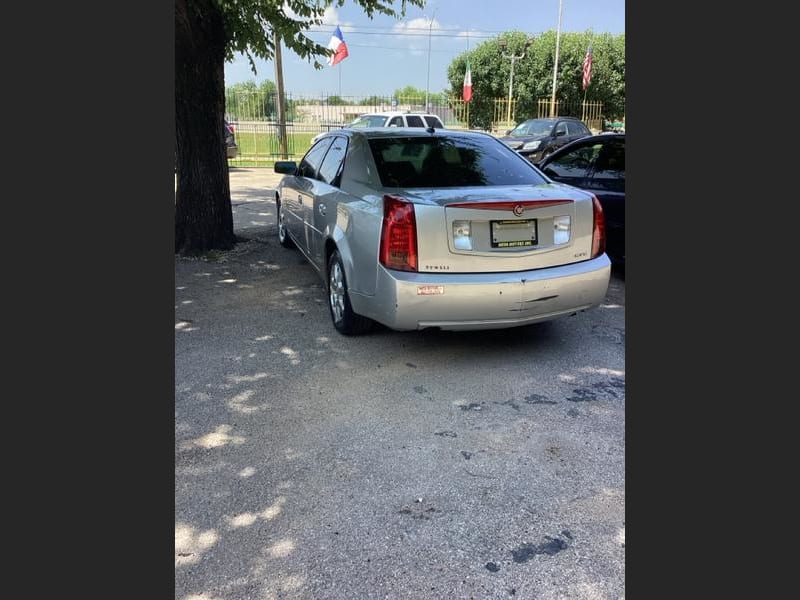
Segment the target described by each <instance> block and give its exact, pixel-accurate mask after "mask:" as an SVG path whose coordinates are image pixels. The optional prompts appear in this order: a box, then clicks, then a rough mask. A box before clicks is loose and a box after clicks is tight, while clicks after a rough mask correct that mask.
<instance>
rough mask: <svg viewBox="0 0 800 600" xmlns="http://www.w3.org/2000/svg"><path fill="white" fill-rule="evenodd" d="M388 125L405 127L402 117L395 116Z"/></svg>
mask: <svg viewBox="0 0 800 600" xmlns="http://www.w3.org/2000/svg"><path fill="white" fill-rule="evenodd" d="M389 127H405V125H404V124H403V117H395V118H393V119H392V120H391V121H389Z"/></svg>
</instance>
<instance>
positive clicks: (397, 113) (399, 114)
mask: <svg viewBox="0 0 800 600" xmlns="http://www.w3.org/2000/svg"><path fill="white" fill-rule="evenodd" d="M406 115H417V116H420V117H437V118H438V117H439V115H435V114H433V113H426V112H405V111H399V110H398V111H387V112H374V113H364V114H361V115H358V118H361V117H402V116H406Z"/></svg>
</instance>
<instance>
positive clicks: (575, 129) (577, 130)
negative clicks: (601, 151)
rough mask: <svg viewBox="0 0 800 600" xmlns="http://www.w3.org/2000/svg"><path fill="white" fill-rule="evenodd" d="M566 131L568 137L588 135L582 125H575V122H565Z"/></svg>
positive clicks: (588, 132)
mask: <svg viewBox="0 0 800 600" xmlns="http://www.w3.org/2000/svg"><path fill="white" fill-rule="evenodd" d="M567 129H568V131H569V135H589V134H590V131H589V130H588V129H587V128H586V126H585V125H584V124H583V123H576V122H575V121H572V122H567Z"/></svg>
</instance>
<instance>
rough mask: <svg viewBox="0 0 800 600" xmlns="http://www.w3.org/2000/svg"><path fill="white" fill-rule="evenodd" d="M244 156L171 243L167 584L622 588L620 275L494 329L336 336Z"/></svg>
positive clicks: (212, 589) (297, 591)
mask: <svg viewBox="0 0 800 600" xmlns="http://www.w3.org/2000/svg"><path fill="white" fill-rule="evenodd" d="M278 177H279V176H276V175H275V174H274V173H271V172H269V171H267V170H264V169H232V170H231V194H232V199H233V210H234V219H235V227H236V233H237V234H238V235H239V236H241V237H242V238H244V239H245V240H247V241H243V242H242V243H240V244H237V247H236V248H235V249H234V250H232V251H230V252H225V253H215V254H212V255H211V256H209V257H208V258H207V259H194V260H192V259H183V258H180V259H176V262H175V280H176V290H175V436H176V446H175V597H176V599H180V600H200V599H203V600H234V599H237V600H238V599H245V598H252V599H259V600H261V599H277V598H315V599H316V598H320V599H321V598H325V599H327V598H331V599H333V598H336V599H342V598H423V599H424V598H510V597H514V598H542V599H551V598H552V599H555V598H578V599H598V598H603V599H604V598H614V599H617V598H623V597H624V592H625V590H624V573H625V565H624V560H625V510H624V509H625V488H624V477H625V468H624V467H625V465H624V446H625V432H624V427H625V282H624V279H622V278H620V277H619V276H617V275H615V276H614V277H612V281H611V285H610V288H609V291H608V296H607V298H606V301H605V302H604V303H603V304H602V305H601V306H600V307H598V308H595V309H592V310H590V311H586V312H584V313H580V314H578V315H576V316H574V317H568V318H565V319H561V320H558V321H554V322H550V323H544V324H540V325H533V326H529V327H524V328H516V329H506V330H497V331H489V332H460V333H456V332H439V331H424V332H409V333H398V332H393V331H389V330H387V329H379V330H377V331H374V332H372V333H370V334H368V335H365V336H361V337H344V336H341V335H340V334H338V333H337V332H336V330H335V329H334V328H333V325H332V324H331V321H330V317H329V314H328V309H327V305H326V295H325V290H324V286H323V283H322V281H321V279H319V278H318V276H317V275H316V273H315V271H314V270H313V269H312V268H311V267H310V266H309V265H308V264H307V263H306V262H305V260H304V259H303V257H302V256H301V255H300V254H299V253H298V252H297V251H296V250H287V249H284V248H282V247H281V246H280V245H279V244H278V241H277V234H276V225H275V205H274V202H273V201H272V190H271V187H272V186H274V185H275V183H276V181H277V178H278Z"/></svg>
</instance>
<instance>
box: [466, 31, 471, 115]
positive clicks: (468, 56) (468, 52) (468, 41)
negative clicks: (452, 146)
mask: <svg viewBox="0 0 800 600" xmlns="http://www.w3.org/2000/svg"><path fill="white" fill-rule="evenodd" d="M467 60H469V31H467ZM470 83H472V73H470ZM470 100H472V98H470ZM467 129H469V102H467Z"/></svg>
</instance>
